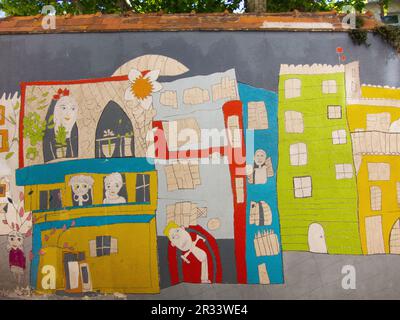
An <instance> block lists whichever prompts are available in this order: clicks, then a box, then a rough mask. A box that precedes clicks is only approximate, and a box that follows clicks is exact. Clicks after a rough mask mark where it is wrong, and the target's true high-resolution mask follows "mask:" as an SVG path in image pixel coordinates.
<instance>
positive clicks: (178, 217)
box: [167, 201, 208, 228]
mask: <svg viewBox="0 0 400 320" xmlns="http://www.w3.org/2000/svg"><path fill="white" fill-rule="evenodd" d="M207 211H208V209H207V208H206V207H199V206H198V205H197V204H196V203H194V202H190V201H186V202H177V203H175V204H169V205H167V224H168V223H170V222H175V223H177V224H178V225H180V226H184V227H185V228H187V227H189V226H193V225H197V219H198V218H206V217H207Z"/></svg>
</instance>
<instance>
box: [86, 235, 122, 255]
mask: <svg viewBox="0 0 400 320" xmlns="http://www.w3.org/2000/svg"><path fill="white" fill-rule="evenodd" d="M89 249H90V256H91V257H102V256H109V255H111V254H113V253H117V252H118V240H117V239H115V238H112V237H111V236H97V237H96V240H90V241H89Z"/></svg>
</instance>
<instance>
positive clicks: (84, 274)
mask: <svg viewBox="0 0 400 320" xmlns="http://www.w3.org/2000/svg"><path fill="white" fill-rule="evenodd" d="M80 271H81V279H82V291H83V292H89V291H92V280H91V279H90V270H89V265H88V264H87V263H81V264H80Z"/></svg>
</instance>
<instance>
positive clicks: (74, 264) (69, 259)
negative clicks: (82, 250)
mask: <svg viewBox="0 0 400 320" xmlns="http://www.w3.org/2000/svg"><path fill="white" fill-rule="evenodd" d="M64 273H65V291H66V292H71V293H76V292H82V284H81V281H80V267H79V261H78V253H73V252H66V253H64Z"/></svg>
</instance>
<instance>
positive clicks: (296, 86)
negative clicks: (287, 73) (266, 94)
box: [285, 79, 301, 99]
mask: <svg viewBox="0 0 400 320" xmlns="http://www.w3.org/2000/svg"><path fill="white" fill-rule="evenodd" d="M300 95H301V80H300V79H288V80H286V81H285V98H286V99H291V98H297V97H300Z"/></svg>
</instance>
